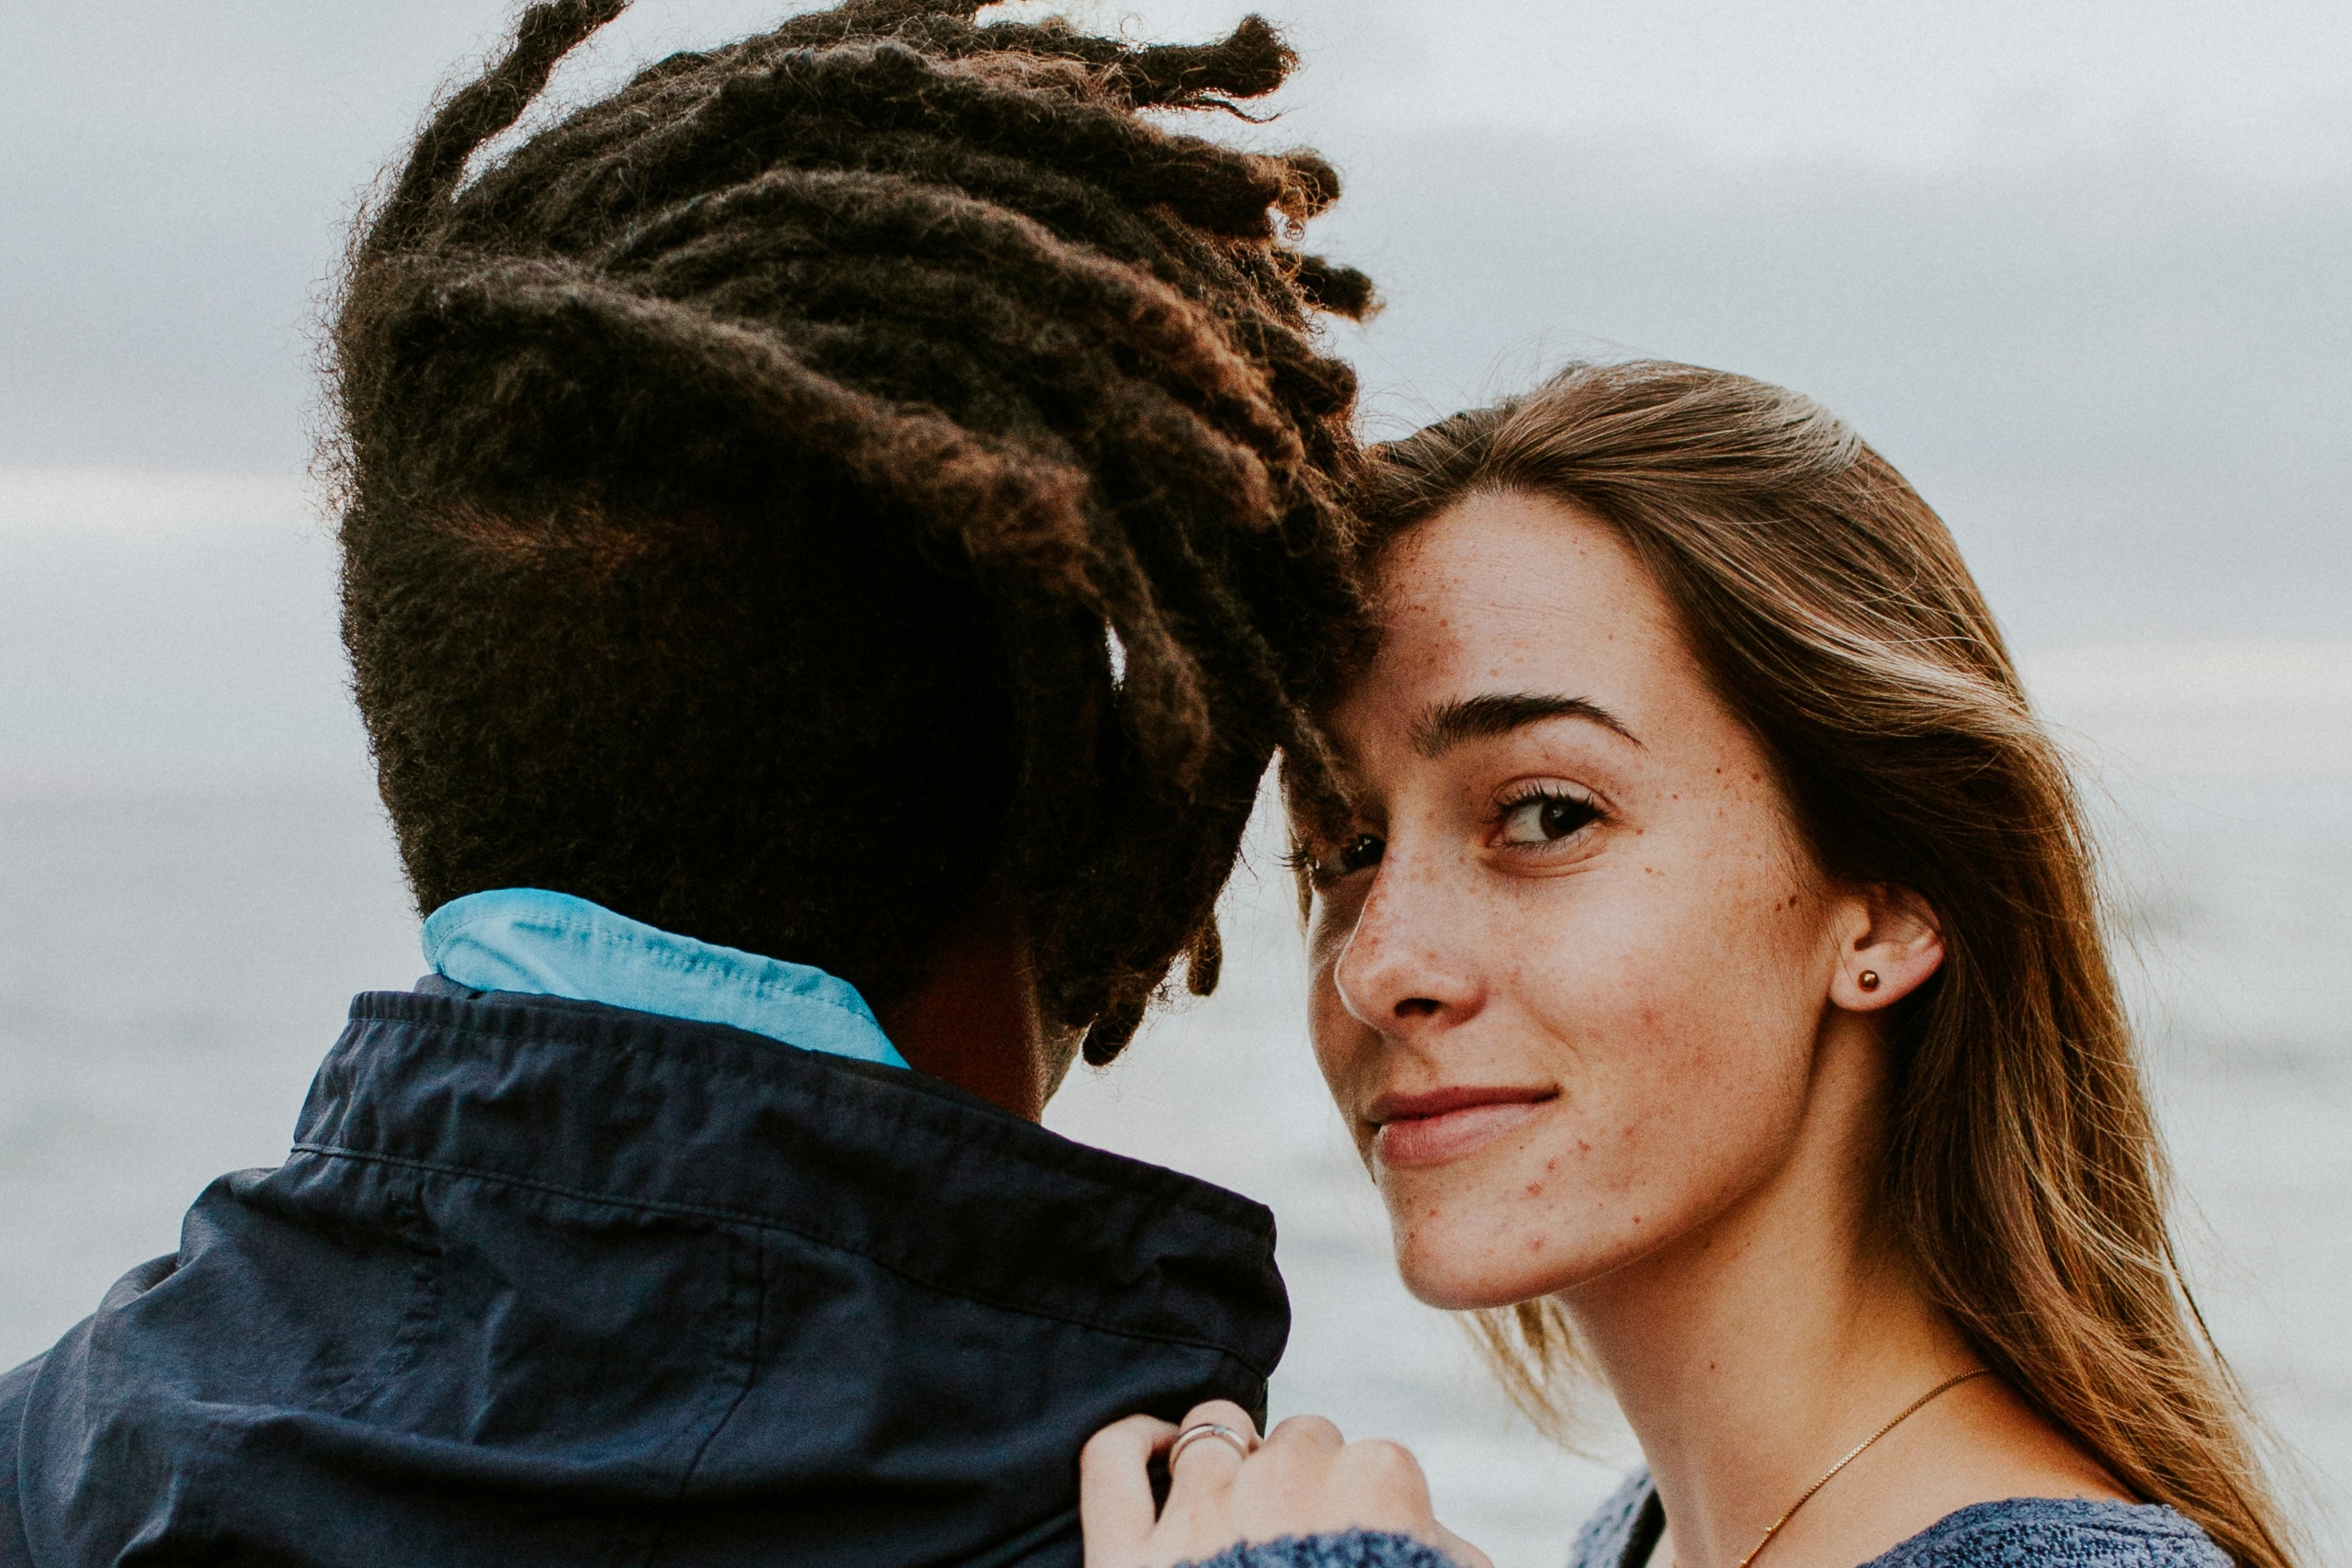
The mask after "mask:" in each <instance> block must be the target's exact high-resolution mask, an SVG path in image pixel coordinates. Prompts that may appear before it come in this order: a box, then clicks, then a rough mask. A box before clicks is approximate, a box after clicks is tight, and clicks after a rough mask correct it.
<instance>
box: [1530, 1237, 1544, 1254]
mask: <svg viewBox="0 0 2352 1568" xmlns="http://www.w3.org/2000/svg"><path fill="white" fill-rule="evenodd" d="M1527 1250H1528V1251H1530V1252H1541V1251H1543V1250H1544V1238H1543V1237H1542V1236H1540V1235H1532V1236H1529V1237H1528V1238H1527Z"/></svg>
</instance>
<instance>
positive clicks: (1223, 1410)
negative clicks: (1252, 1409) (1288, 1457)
mask: <svg viewBox="0 0 2352 1568" xmlns="http://www.w3.org/2000/svg"><path fill="white" fill-rule="evenodd" d="M1200 1427H1224V1428H1225V1430H1226V1431H1227V1432H1230V1433H1232V1434H1233V1437H1231V1438H1227V1437H1226V1436H1224V1434H1223V1433H1218V1432H1207V1433H1204V1434H1203V1435H1202V1436H1200V1437H1197V1438H1193V1439H1192V1440H1191V1441H1190V1442H1188V1443H1186V1444H1185V1445H1184V1451H1183V1452H1182V1453H1181V1454H1178V1455H1176V1456H1175V1457H1174V1458H1173V1460H1172V1461H1170V1464H1169V1467H1168V1473H1169V1474H1170V1477H1174V1478H1181V1477H1182V1475H1183V1474H1185V1473H1186V1472H1188V1471H1191V1470H1192V1469H1193V1466H1194V1465H1195V1464H1196V1463H1197V1462H1198V1461H1200V1460H1203V1459H1208V1458H1210V1457H1211V1456H1216V1459H1217V1460H1218V1461H1219V1462H1218V1463H1217V1464H1216V1472H1217V1473H1220V1474H1224V1475H1227V1476H1229V1475H1231V1473H1232V1472H1234V1471H1235V1470H1237V1469H1238V1468H1239V1467H1240V1464H1241V1461H1243V1460H1244V1459H1246V1458H1248V1457H1249V1455H1250V1452H1251V1451H1253V1450H1256V1448H1257V1446H1258V1424H1257V1423H1256V1422H1255V1421H1252V1420H1251V1419H1250V1413H1249V1412H1248V1411H1246V1410H1244V1409H1242V1408H1241V1406H1239V1405H1238V1404H1234V1403H1233V1401H1231V1400H1229V1399H1212V1400H1208V1401H1205V1402H1204V1403H1203V1404H1195V1405H1194V1406H1193V1408H1192V1409H1190V1410H1188V1411H1186V1412H1185V1413H1184V1419H1183V1421H1182V1423H1181V1424H1180V1425H1179V1426H1178V1427H1177V1428H1176V1431H1175V1434H1174V1436H1172V1437H1170V1439H1169V1441H1170V1443H1171V1444H1172V1443H1173V1442H1174V1441H1175V1440H1176V1438H1181V1437H1182V1436H1183V1435H1184V1434H1185V1433H1187V1432H1191V1431H1194V1430H1196V1429H1197V1428H1200Z"/></svg>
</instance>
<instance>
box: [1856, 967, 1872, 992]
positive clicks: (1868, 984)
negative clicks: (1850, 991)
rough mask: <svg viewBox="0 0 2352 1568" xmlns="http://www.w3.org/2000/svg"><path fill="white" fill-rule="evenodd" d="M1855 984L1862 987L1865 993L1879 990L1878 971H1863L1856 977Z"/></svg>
mask: <svg viewBox="0 0 2352 1568" xmlns="http://www.w3.org/2000/svg"><path fill="white" fill-rule="evenodd" d="M1854 984H1856V985H1857V986H1860V987H1861V988H1862V989H1864V990H1865V991H1875V990H1877V989H1878V971H1877V970H1875V969H1865V970H1863V971H1862V972H1861V973H1860V974H1859V975H1857V976H1854Z"/></svg>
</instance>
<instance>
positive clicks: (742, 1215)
mask: <svg viewBox="0 0 2352 1568" xmlns="http://www.w3.org/2000/svg"><path fill="white" fill-rule="evenodd" d="M292 1152H293V1153H295V1154H307V1155H316V1156H320V1157H322V1158H325V1159H351V1160H358V1161H361V1162H363V1163H368V1164H376V1165H393V1166H401V1167H404V1168H409V1169H412V1170H435V1171H439V1172H441V1173H442V1174H443V1175H446V1176H462V1177H469V1178H472V1179H476V1180H481V1181H492V1182H496V1183H499V1184H500V1185H502V1186H507V1187H521V1188H525V1189H527V1190H533V1191H538V1192H547V1193H551V1194H553V1195H554V1196H556V1197H560V1198H573V1199H577V1200H579V1201H582V1202H588V1203H603V1204H606V1205H608V1206H610V1207H612V1208H616V1209H634V1210H639V1211H642V1212H646V1213H665V1214H676V1215H678V1216H680V1217H682V1218H692V1219H704V1220H728V1221H732V1222H734V1223H736V1224H747V1225H752V1226H755V1227H757V1228H758V1229H761V1230H774V1231H782V1232H784V1233H785V1234H786V1235H797V1236H798V1237H799V1238H800V1239H801V1240H803V1241H806V1242H809V1243H811V1244H813V1245H815V1246H818V1247H827V1248H830V1249H831V1250H832V1251H834V1252H840V1253H845V1254H847V1255H848V1256H850V1257H852V1258H864V1259H865V1261H866V1262H868V1263H871V1264H873V1265H874V1267H876V1269H881V1270H883V1271H884V1272H885V1273H888V1274H892V1275H895V1276H897V1277H898V1278H899V1279H901V1280H906V1281H908V1282H909V1283H910V1284H913V1285H919V1286H921V1287H922V1288H923V1289H924V1290H927V1291H936V1292H940V1293H941V1294H942V1295H949V1296H957V1297H961V1298H962V1299H963V1300H966V1301H969V1302H977V1303H979V1304H981V1305H983V1306H992V1307H997V1308H1000V1309H1001V1310H1003V1311H1005V1312H1016V1313H1020V1314H1023V1316H1027V1317H1041V1318H1045V1319H1047V1320H1048V1321H1050V1322H1054V1323H1067V1324H1069V1325H1072V1326H1074V1327H1078V1328H1091V1329H1094V1330H1096V1331H1097V1332H1099V1333H1103V1334H1114V1335H1117V1336H1118V1337H1121V1338H1123V1339H1136V1340H1141V1341H1144V1342H1145V1343H1147V1344H1155V1345H1183V1346H1189V1347H1190V1348H1193V1349H1196V1350H1209V1351H1214V1352H1215V1353H1216V1354H1217V1355H1220V1356H1224V1357H1227V1358H1228V1359H1231V1360H1233V1361H1234V1362H1235V1363H1237V1364H1238V1365H1239V1366H1242V1367H1245V1368H1247V1369H1248V1370H1249V1371H1250V1372H1252V1373H1254V1374H1255V1375H1256V1376H1258V1377H1260V1378H1261V1379H1263V1378H1270V1377H1272V1375H1273V1374H1272V1371H1269V1370H1267V1369H1264V1368H1261V1367H1260V1366H1259V1365H1258V1364H1257V1363H1256V1362H1254V1361H1252V1360H1250V1359H1249V1358H1248V1357H1246V1356H1244V1355H1242V1354H1241V1353H1240V1352H1239V1351H1238V1350H1235V1349H1234V1348H1232V1347H1231V1346H1228V1345H1220V1344H1217V1343H1216V1341H1214V1340H1209V1339H1197V1338H1193V1337H1189V1336H1185V1335H1178V1334H1154V1333H1152V1332H1150V1331H1149V1330H1147V1329H1140V1328H1127V1327H1123V1326H1121V1325H1116V1324H1110V1323H1103V1322H1099V1321H1097V1320H1095V1319H1092V1318H1088V1317H1081V1316H1080V1315H1078V1314H1075V1313H1065V1312H1052V1311H1048V1310H1047V1309H1046V1308H1044V1307H1040V1306H1036V1305H1034V1304H1031V1303H1025V1302H1013V1301H1006V1300H1004V1299H1002V1298H1001V1297H997V1296H992V1295H987V1294H983V1293H982V1292H978V1291H968V1290H963V1289H959V1288H958V1287H956V1286H954V1285H949V1284H945V1283H943V1282H942V1281H940V1280H932V1279H926V1278H925V1277H924V1276H922V1275H921V1274H918V1273H916V1272H915V1271H914V1270H912V1269H906V1268H903V1267H901V1266H899V1264H896V1263H892V1262H890V1261H889V1260H888V1258H876V1257H875V1256H874V1255H873V1254H871V1253H868V1252H863V1251H860V1250H859V1249H858V1248H856V1247H852V1246H850V1245H849V1244H848V1243H847V1242H843V1241H839V1240H836V1239H834V1238H833V1237H831V1236H829V1235H824V1234H823V1233H822V1232H820V1231H816V1230H812V1229H809V1228H808V1227H806V1226H802V1225H796V1224H786V1222H784V1221H782V1220H778V1219H775V1218H772V1217H771V1216H769V1215H765V1214H755V1213H748V1212H746V1211H743V1210H741V1209H725V1208H720V1207H718V1205H716V1204H709V1203H679V1202H673V1201H669V1200H667V1199H661V1198H622V1197H618V1196H616V1195H615V1194H613V1193H609V1192H598V1191H595V1190H593V1189H591V1188H585V1187H573V1186H570V1185H568V1184H566V1183H564V1182H560V1181H545V1180H541V1179H538V1178H537V1177H529V1176H517V1175H515V1174H514V1173H513V1172H510V1171H503V1170H490V1169H485V1168H481V1167H478V1166H469V1165H458V1164H456V1163H455V1162H453V1161H447V1160H431V1159H419V1158H417V1157H416V1156H413V1155H391V1154H382V1153H379V1152H378V1151H376V1150H373V1149H353V1148H345V1147H343V1146H341V1145H334V1144H311V1143H299V1144H296V1145H294V1146H293V1149H292Z"/></svg>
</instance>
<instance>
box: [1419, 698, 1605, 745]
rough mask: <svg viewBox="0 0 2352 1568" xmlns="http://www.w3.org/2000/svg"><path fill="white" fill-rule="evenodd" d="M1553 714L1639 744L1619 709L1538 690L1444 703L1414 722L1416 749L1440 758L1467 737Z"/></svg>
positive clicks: (1501, 731) (1502, 732) (1517, 726)
mask: <svg viewBox="0 0 2352 1568" xmlns="http://www.w3.org/2000/svg"><path fill="white" fill-rule="evenodd" d="M1549 718H1581V719H1585V720H1588V721H1589V722H1591V723H1593V724H1597V725H1599V726H1600V727H1601V728H1603V729H1607V730H1610V731H1611V732H1612V733H1614V734H1617V735H1621V736H1623V737H1624V738H1625V739H1627V740H1630V741H1632V742H1633V743H1634V745H1636V746H1639V745H1640V744H1641V743H1642V741H1641V737H1639V736H1637V735H1635V734H1634V732H1633V731H1632V730H1630V729H1628V728H1625V726H1624V724H1623V721H1621V720H1620V719H1619V718H1618V717H1617V716H1616V715H1615V714H1612V713H1611V712H1610V711H1609V710H1608V709H1607V708H1605V707H1602V706H1601V705H1600V704H1599V703H1596V702H1593V701H1591V700H1589V698H1585V697H1551V696H1544V695H1542V694H1538V693H1534V692H1488V693H1486V694H1482V695H1479V696H1476V697H1460V698H1456V699H1455V700H1454V701H1453V702H1450V703H1440V704H1439V705H1437V706H1435V707H1433V708H1431V709H1430V711H1429V713H1428V715H1427V716H1425V717H1423V718H1422V720H1421V721H1420V723H1419V724H1417V725H1415V726H1414V727H1413V750H1416V751H1418V752H1419V753H1420V754H1421V755H1422V756H1424V757H1436V756H1440V755H1442V753H1444V752H1446V751H1449V750H1453V748H1454V747H1456V746H1459V745H1461V744H1462V743H1463V742H1464V741H1465V740H1490V739H1494V738H1495V737H1496V736H1498V735H1509V734H1510V732H1511V731H1512V730H1514V729H1524V728H1526V727H1527V726H1529V725H1531V724H1541V723H1543V722H1544V720H1545V719H1549Z"/></svg>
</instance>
